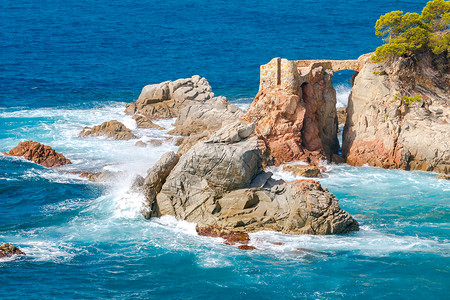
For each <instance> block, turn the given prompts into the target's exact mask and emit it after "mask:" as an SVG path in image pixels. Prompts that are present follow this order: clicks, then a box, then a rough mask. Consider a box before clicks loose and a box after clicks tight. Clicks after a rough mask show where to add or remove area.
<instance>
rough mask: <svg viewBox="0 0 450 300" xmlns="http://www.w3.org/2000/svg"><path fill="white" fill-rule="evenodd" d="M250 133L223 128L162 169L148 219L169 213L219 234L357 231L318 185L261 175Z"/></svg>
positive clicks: (240, 126) (244, 127) (245, 127)
mask: <svg viewBox="0 0 450 300" xmlns="http://www.w3.org/2000/svg"><path fill="white" fill-rule="evenodd" d="M253 130H254V125H253V124H252V123H250V124H246V123H242V122H235V123H232V124H229V125H227V126H224V127H223V128H221V129H220V130H218V131H216V132H215V133H214V134H213V135H212V136H211V137H210V138H209V139H208V140H206V141H203V142H199V143H197V144H196V145H195V146H193V147H192V148H191V149H190V150H189V151H187V152H186V153H185V154H184V155H182V156H181V158H180V159H179V162H178V163H176V165H175V166H174V167H173V169H172V171H171V172H170V174H169V175H168V176H167V177H166V174H167V173H166V172H165V171H164V172H165V173H164V174H162V175H161V176H155V177H154V178H155V179H152V180H149V181H151V182H157V183H158V184H156V185H155V184H151V186H156V188H155V189H147V191H146V192H145V194H146V196H147V199H148V204H147V208H148V210H147V213H148V214H147V215H146V216H150V217H159V216H162V215H172V216H175V217H176V218H178V219H182V220H186V221H189V222H195V223H197V230H198V232H200V233H201V232H206V233H208V234H209V235H211V234H214V232H216V234H217V236H221V235H223V234H228V233H233V234H236V233H248V232H254V231H259V230H275V231H281V232H284V233H292V234H331V233H345V232H349V231H352V230H357V229H358V223H357V222H356V221H355V220H354V219H353V218H352V217H351V216H350V215H349V214H348V213H346V212H345V211H343V210H342V209H341V208H340V207H339V205H338V203H337V199H336V198H335V197H334V196H333V195H332V194H331V193H330V192H328V190H326V189H324V188H322V187H321V186H320V184H318V183H316V182H314V181H294V182H289V183H282V182H279V181H275V180H273V179H272V178H271V173H266V172H264V171H263V168H262V159H263V157H262V154H261V151H260V149H259V145H258V139H257V137H256V136H255V135H254V134H253ZM168 155H169V157H174V154H168ZM175 160H176V159H175V158H173V159H167V158H163V159H162V161H160V162H159V163H158V164H160V165H166V163H165V162H167V161H169V162H170V163H168V165H169V166H165V167H163V168H160V167H156V169H157V170H168V169H171V168H172V165H173V162H174V161H175ZM154 168H155V167H154ZM158 173H160V172H158V171H154V170H153V169H151V170H150V171H149V174H158ZM151 177H152V178H153V176H151ZM146 181H147V179H146ZM161 183H163V184H162V186H161V188H160V191H159V192H158V189H159V186H160V185H161ZM143 186H144V188H143V189H144V190H145V186H146V184H144V185H143ZM155 194H156V195H155ZM208 234H205V235H208Z"/></svg>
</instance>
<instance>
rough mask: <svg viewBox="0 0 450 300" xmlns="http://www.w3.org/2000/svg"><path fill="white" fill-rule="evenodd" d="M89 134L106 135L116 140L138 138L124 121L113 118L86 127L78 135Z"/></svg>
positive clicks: (84, 135) (85, 135)
mask: <svg viewBox="0 0 450 300" xmlns="http://www.w3.org/2000/svg"><path fill="white" fill-rule="evenodd" d="M87 136H105V137H109V138H113V139H115V140H131V139H137V136H135V135H134V134H133V133H131V130H130V129H128V128H127V127H125V125H123V124H122V123H120V122H119V121H116V120H111V121H108V122H103V123H102V124H100V125H96V126H94V127H92V128H90V127H84V128H83V130H82V131H81V132H80V134H79V135H78V137H87Z"/></svg>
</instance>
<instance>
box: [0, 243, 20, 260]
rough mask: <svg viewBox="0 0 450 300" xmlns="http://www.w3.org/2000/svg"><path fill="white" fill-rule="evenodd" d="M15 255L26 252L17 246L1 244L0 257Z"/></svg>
mask: <svg viewBox="0 0 450 300" xmlns="http://www.w3.org/2000/svg"><path fill="white" fill-rule="evenodd" d="M13 255H26V254H25V252H23V251H22V250H20V249H19V248H17V247H16V246H14V245H12V244H10V243H6V244H3V245H1V246H0V258H4V257H11V256H13Z"/></svg>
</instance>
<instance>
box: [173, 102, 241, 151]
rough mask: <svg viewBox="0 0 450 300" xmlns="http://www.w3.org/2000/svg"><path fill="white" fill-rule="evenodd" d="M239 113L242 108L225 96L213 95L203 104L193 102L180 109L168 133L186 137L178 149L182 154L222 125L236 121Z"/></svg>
mask: <svg viewBox="0 0 450 300" xmlns="http://www.w3.org/2000/svg"><path fill="white" fill-rule="evenodd" d="M241 114H242V110H241V109H239V108H238V107H237V106H236V105H234V104H231V103H230V102H229V101H228V100H227V98H225V97H215V98H212V99H210V100H207V101H205V102H204V103H203V104H193V105H190V106H186V107H184V108H183V109H181V112H180V115H179V116H178V118H177V120H176V121H175V123H174V126H175V128H174V129H173V130H171V131H169V132H168V133H169V134H172V135H181V136H185V137H186V138H185V139H184V140H183V142H182V143H181V145H180V148H179V149H178V154H180V155H182V154H184V153H186V151H187V150H189V149H190V148H191V147H192V146H194V145H195V144H196V143H198V142H200V141H204V140H207V139H208V138H209V137H210V136H211V134H213V133H214V132H215V131H216V130H218V129H220V128H222V127H223V126H224V125H226V124H229V123H234V122H236V121H238V120H239V117H240V116H241Z"/></svg>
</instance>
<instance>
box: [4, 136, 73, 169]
mask: <svg viewBox="0 0 450 300" xmlns="http://www.w3.org/2000/svg"><path fill="white" fill-rule="evenodd" d="M3 154H5V155H9V156H23V157H24V158H25V159H28V160H31V161H33V162H35V163H37V164H39V165H42V166H44V167H47V168H51V167H59V166H62V165H66V164H70V163H71V162H70V160H69V159H67V158H65V157H64V155H62V154H61V153H57V152H56V151H55V150H54V149H53V148H52V147H50V146H46V145H43V144H41V143H38V142H35V141H25V142H20V143H19V144H18V145H17V146H16V147H14V148H12V149H11V150H9V152H3Z"/></svg>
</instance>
